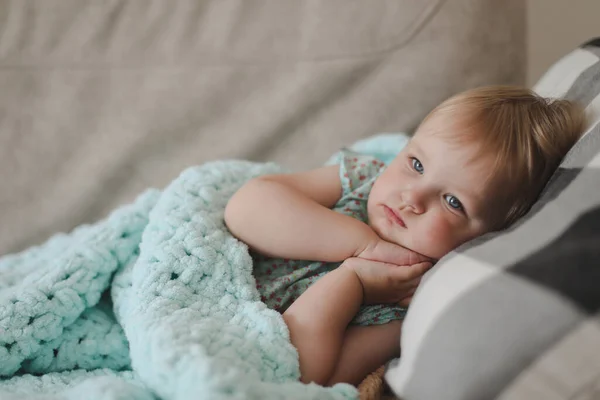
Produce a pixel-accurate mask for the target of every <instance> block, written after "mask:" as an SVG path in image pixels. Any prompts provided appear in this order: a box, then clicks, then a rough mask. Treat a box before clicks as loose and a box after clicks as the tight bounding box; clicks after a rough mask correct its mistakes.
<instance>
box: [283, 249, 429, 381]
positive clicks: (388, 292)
mask: <svg viewBox="0 0 600 400" xmlns="http://www.w3.org/2000/svg"><path fill="white" fill-rule="evenodd" d="M430 267H431V263H429V262H423V263H419V264H414V265H411V266H396V265H390V264H385V263H381V262H376V261H370V260H364V259H360V258H352V259H349V260H346V261H345V262H344V263H343V264H342V265H341V266H340V267H339V268H337V269H335V270H333V271H332V272H330V273H328V274H327V275H325V276H324V277H323V278H321V279H319V280H318V281H317V282H316V283H315V284H314V285H312V286H310V287H309V288H308V290H306V292H304V293H303V294H302V295H301V296H300V297H299V298H298V299H297V300H296V301H295V302H294V303H293V304H292V305H291V306H290V307H289V308H288V309H287V310H286V312H285V313H284V314H283V318H284V320H285V322H286V324H287V326H288V328H289V330H290V338H291V341H292V343H293V344H294V346H296V348H297V349H298V353H299V356H300V372H301V375H302V381H303V382H317V383H319V384H323V385H324V384H327V383H329V382H332V381H336V382H337V381H340V380H344V381H346V379H347V380H348V381H354V380H356V379H359V377H360V379H362V377H364V376H362V375H363V373H364V370H363V367H364V368H367V367H368V368H371V365H372V364H377V363H380V362H383V361H382V360H384V361H385V359H387V358H389V357H392V356H393V355H394V354H395V351H396V347H395V346H394V344H393V343H392V342H391V341H392V340H393V334H394V333H395V332H394V330H393V329H390V328H389V327H388V328H383V329H373V327H370V328H372V329H368V330H356V329H355V328H350V329H347V326H348V324H349V323H350V321H351V320H352V318H353V317H354V315H355V314H356V313H357V312H358V310H359V307H360V305H361V304H362V303H363V302H365V303H375V302H377V303H397V302H399V301H400V300H402V299H404V298H406V297H408V296H410V295H411V294H412V293H413V291H414V289H415V287H416V286H417V285H418V282H419V280H420V278H421V276H422V275H423V274H424V273H425V272H426V271H427V270H428V269H429V268H430ZM393 327H394V325H392V328H393ZM382 338H383V340H384V342H383V343H378V342H377V340H379V339H382ZM371 340H373V342H371ZM367 344H368V346H369V347H371V346H374V345H377V346H381V347H378V349H377V350H371V351H365V349H363V353H362V354H363V355H364V357H365V359H364V360H363V362H364V365H363V366H356V368H354V367H353V366H346V365H344V366H341V365H340V362H341V361H340V357H342V358H344V360H342V361H344V362H345V361H350V362H351V361H352V360H353V358H352V356H351V354H350V353H349V352H352V349H353V348H356V347H362V346H366V345H367ZM342 346H344V350H343V351H342ZM346 347H347V348H346Z"/></svg>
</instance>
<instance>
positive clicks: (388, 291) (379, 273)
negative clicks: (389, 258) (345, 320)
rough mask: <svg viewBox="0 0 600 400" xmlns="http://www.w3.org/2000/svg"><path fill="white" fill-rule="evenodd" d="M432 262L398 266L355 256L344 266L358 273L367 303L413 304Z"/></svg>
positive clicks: (364, 301)
mask: <svg viewBox="0 0 600 400" xmlns="http://www.w3.org/2000/svg"><path fill="white" fill-rule="evenodd" d="M431 265H432V264H431V262H430V261H424V262H419V263H416V264H412V265H405V266H398V265H395V264H390V263H384V262H379V261H372V260H367V259H364V258H357V257H353V258H349V259H347V260H346V261H344V263H343V264H342V265H341V267H342V268H349V269H351V270H353V271H354V272H355V273H356V275H357V276H358V279H359V280H360V282H361V284H362V287H363V303H365V304H386V303H396V304H400V305H403V306H406V305H408V303H410V300H411V299H412V295H413V293H414V292H415V290H416V288H417V286H418V285H419V282H420V281H421V277H422V276H423V274H424V273H425V272H427V271H428V270H429V268H431Z"/></svg>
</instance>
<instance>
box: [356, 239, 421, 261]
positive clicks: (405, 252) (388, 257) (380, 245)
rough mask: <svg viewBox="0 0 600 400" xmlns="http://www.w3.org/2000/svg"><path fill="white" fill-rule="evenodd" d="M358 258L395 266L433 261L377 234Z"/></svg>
mask: <svg viewBox="0 0 600 400" xmlns="http://www.w3.org/2000/svg"><path fill="white" fill-rule="evenodd" d="M355 256H356V257H359V258H364V259H365V260H371V261H379V262H383V263H388V264H394V265H413V264H417V263H420V262H423V261H431V260H430V259H429V258H428V257H425V256H424V255H422V254H419V253H416V252H414V251H412V250H409V249H407V248H405V247H402V246H400V245H398V244H395V243H391V242H386V241H385V240H383V239H381V238H380V237H379V236H377V234H376V233H375V232H373V235H372V236H371V238H370V240H369V243H368V244H367V245H366V247H365V248H364V249H363V250H362V251H360V252H359V253H357V254H355Z"/></svg>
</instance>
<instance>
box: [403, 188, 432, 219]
mask: <svg viewBox="0 0 600 400" xmlns="http://www.w3.org/2000/svg"><path fill="white" fill-rule="evenodd" d="M402 200H403V203H404V205H405V206H407V207H409V208H410V210H411V211H412V212H414V213H415V214H422V213H423V212H425V203H426V201H425V200H426V193H425V192H424V191H422V190H420V189H417V188H412V189H409V190H406V191H405V192H404V193H403V194H402Z"/></svg>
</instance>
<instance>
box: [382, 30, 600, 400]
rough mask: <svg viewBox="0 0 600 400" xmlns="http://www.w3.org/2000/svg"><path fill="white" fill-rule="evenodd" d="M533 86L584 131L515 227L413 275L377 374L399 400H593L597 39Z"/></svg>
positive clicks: (599, 170) (597, 377)
mask: <svg viewBox="0 0 600 400" xmlns="http://www.w3.org/2000/svg"><path fill="white" fill-rule="evenodd" d="M534 89H535V90H536V91H537V92H538V93H540V94H541V95H543V96H561V97H565V98H567V99H571V100H576V101H578V102H580V103H582V104H583V105H584V106H586V112H587V114H588V117H589V118H588V119H589V122H588V129H587V132H586V134H585V135H584V136H583V137H582V138H581V139H580V140H579V142H578V143H577V144H576V145H575V146H574V147H573V149H572V150H571V151H570V152H569V153H568V155H567V156H566V157H565V159H564V160H563V162H562V164H561V166H560V168H559V169H558V170H557V171H556V173H555V174H554V176H553V177H552V179H551V181H550V182H549V184H548V185H547V187H546V189H545V190H544V192H543V194H542V196H541V198H540V200H539V201H538V202H537V203H536V204H535V206H534V207H533V209H532V210H531V211H530V212H529V213H528V214H527V215H526V216H525V217H524V218H523V219H522V220H520V221H519V222H518V223H517V224H516V225H515V226H513V227H512V228H510V230H508V231H505V232H500V233H493V234H488V235H486V236H484V237H481V238H479V239H476V240H474V241H472V242H470V243H467V244H466V245H464V246H462V247H461V248H459V249H458V250H457V251H455V252H452V253H451V254H449V255H448V256H446V257H444V258H443V259H442V260H441V261H440V262H439V263H438V264H437V265H436V267H435V268H434V269H433V270H432V271H431V272H430V273H429V274H427V276H426V277H425V278H424V280H423V284H422V285H421V287H420V289H419V291H418V292H417V295H416V296H415V298H414V301H413V303H412V305H411V308H410V310H409V312H408V315H407V318H406V320H405V323H404V328H403V335H402V357H401V359H400V360H399V361H395V362H393V363H392V364H391V365H390V367H389V368H388V370H387V372H386V379H387V382H388V383H389V384H390V386H391V388H392V390H393V391H394V392H395V393H396V394H397V395H398V396H399V397H401V398H403V399H406V400H471V399H472V400H486V399H502V400H509V399H510V400H517V399H522V400H535V399H540V400H557V399H570V400H583V399H600V319H599V316H600V312H599V311H600V310H599V308H600V38H598V39H595V40H593V41H591V42H588V43H586V44H585V45H583V46H582V47H580V48H578V49H576V50H575V51H573V52H572V53H570V54H569V55H567V56H566V57H564V58H563V59H561V60H560V61H559V62H557V63H556V64H555V65H554V66H553V67H552V68H551V69H550V70H549V71H548V72H547V74H546V75H545V76H544V77H543V78H542V79H541V80H540V82H539V83H538V85H537V86H536V87H535V88H534Z"/></svg>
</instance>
